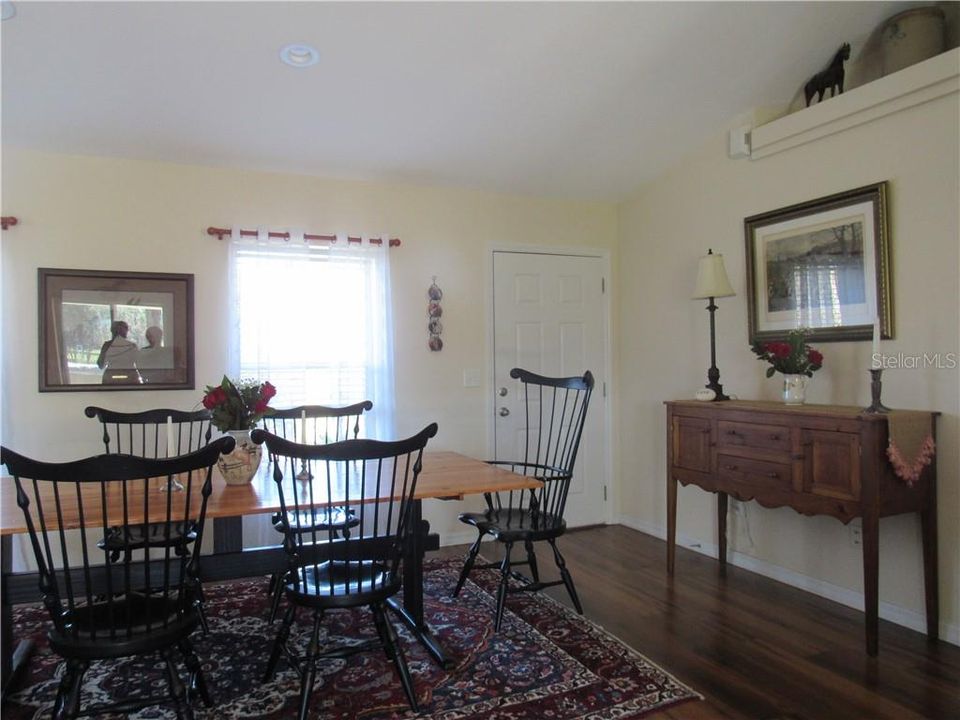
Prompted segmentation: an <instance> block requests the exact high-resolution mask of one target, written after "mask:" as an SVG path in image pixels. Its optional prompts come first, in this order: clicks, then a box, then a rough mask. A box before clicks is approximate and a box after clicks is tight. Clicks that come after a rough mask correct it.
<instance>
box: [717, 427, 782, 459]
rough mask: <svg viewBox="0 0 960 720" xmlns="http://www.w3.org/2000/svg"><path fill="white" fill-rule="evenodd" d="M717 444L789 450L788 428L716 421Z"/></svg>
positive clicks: (721, 445)
mask: <svg viewBox="0 0 960 720" xmlns="http://www.w3.org/2000/svg"><path fill="white" fill-rule="evenodd" d="M717 444H718V445H719V446H720V447H724V446H728V447H729V446H733V447H749V448H760V449H762V450H774V451H777V450H779V451H782V452H784V453H788V452H790V428H788V427H786V426H785V425H760V424H758V423H746V422H733V421H730V420H720V421H719V422H717Z"/></svg>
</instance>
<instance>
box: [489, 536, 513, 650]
mask: <svg viewBox="0 0 960 720" xmlns="http://www.w3.org/2000/svg"><path fill="white" fill-rule="evenodd" d="M512 549H513V543H512V542H508V543H504V548H503V562H502V563H500V587H498V588H497V614H496V617H494V620H493V631H494V632H500V623H501V622H502V621H503V606H504V604H505V603H506V601H507V581H508V580H509V579H510V551H511V550H512Z"/></svg>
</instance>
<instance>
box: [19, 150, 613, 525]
mask: <svg viewBox="0 0 960 720" xmlns="http://www.w3.org/2000/svg"><path fill="white" fill-rule="evenodd" d="M3 209H4V213H5V214H15V215H16V216H17V217H19V218H20V221H21V224H20V225H18V226H17V227H16V228H15V229H14V230H8V231H6V232H4V233H3V240H2V242H3V251H2V252H3V257H2V270H3V291H2V292H3V295H2V318H3V333H2V347H3V356H2V362H3V364H2V373H3V383H2V384H3V387H4V393H3V396H2V398H3V408H2V428H3V443H4V444H5V445H9V446H10V447H12V448H15V449H17V450H19V451H21V452H24V453H26V454H28V455H31V454H33V455H37V456H40V457H43V458H47V459H55V458H60V459H68V458H72V457H78V456H80V455H84V454H92V453H94V452H97V451H98V449H99V448H98V446H97V432H96V430H95V428H93V427H92V425H91V422H92V421H90V420H88V419H87V418H85V417H84V416H83V408H84V407H85V406H86V405H88V404H99V405H106V406H108V407H113V408H116V409H121V410H132V409H142V408H145V407H148V406H154V407H155V406H158V405H163V406H170V407H181V408H191V407H193V406H194V405H196V404H197V402H198V401H199V399H200V395H201V392H200V391H199V390H195V391H165V392H161V391H156V392H149V393H147V392H111V393H106V392H82V393H59V392H58V393H39V392H37V279H36V278H37V268H38V267H58V268H94V269H103V270H150V271H158V272H190V273H194V274H195V275H196V346H197V354H196V374H197V384H198V387H202V386H203V385H204V384H207V383H210V382H215V381H217V380H218V379H219V377H220V376H221V374H222V372H223V369H224V367H225V364H226V348H227V326H226V311H225V305H226V298H227V284H226V275H225V265H226V253H227V247H226V243H225V242H218V241H217V240H216V239H215V238H212V237H209V236H207V235H206V232H205V230H206V228H207V227H208V226H210V225H223V226H229V225H231V224H237V225H240V226H242V227H251V228H256V227H258V226H266V227H271V228H285V227H298V226H299V227H300V228H303V229H305V230H307V231H308V232H323V233H326V232H350V233H363V234H380V233H382V232H388V233H390V234H391V235H394V236H396V237H399V238H401V239H402V242H403V245H402V247H400V248H399V249H397V250H396V251H395V252H393V253H392V255H391V263H392V283H393V296H394V322H395V342H396V378H397V403H396V405H397V408H398V417H397V430H398V432H399V433H401V434H406V433H412V432H414V431H415V430H419V429H420V428H421V427H423V426H424V425H426V424H427V423H429V422H432V421H437V422H438V423H439V425H440V432H439V434H438V436H437V437H436V438H435V440H433V441H431V446H432V447H434V448H437V449H452V450H458V451H461V452H464V453H467V454H469V455H473V456H476V457H485V456H486V455H487V450H488V447H487V430H488V419H487V418H488V415H487V407H486V394H485V391H484V388H483V387H480V388H464V387H463V370H464V369H468V368H470V369H477V370H479V371H480V372H481V377H482V378H486V377H487V366H488V362H487V360H488V347H487V316H486V311H485V308H484V301H485V298H486V292H485V282H486V280H487V277H488V276H487V275H486V271H485V268H486V263H487V262H488V257H489V247H490V245H491V244H494V243H496V244H517V245H554V246H559V245H576V246H580V247H583V246H590V247H596V248H598V249H602V250H608V251H611V252H612V253H614V254H615V245H616V240H617V236H616V210H615V207H614V206H613V205H609V204H607V205H605V204H599V203H578V202H564V201H549V200H536V199H529V198H522V197H512V196H504V195H495V194H489V193H481V192H473V191H468V190H444V189H429V188H419V187H407V186H387V185H377V184H369V183H359V182H344V181H330V180H322V179H317V178H310V177H301V176H291V175H276V174H267V173H256V172H243V171H237V170H229V169H213V168H204V167H192V166H183V165H173V164H164V163H157V162H141V161H131V160H119V159H109V158H88V157H67V156H61V155H53V154H43V153H37V152H32V151H22V150H18V151H10V150H6V151H5V152H4V155H3ZM432 275H436V276H437V282H438V284H439V285H440V287H441V288H442V289H443V291H444V298H443V311H444V315H443V325H444V332H443V341H444V349H443V351H442V352H440V353H431V352H429V350H428V349H427V345H426V342H427V333H426V303H427V300H426V290H427V287H428V286H429V285H430V281H431V276H432ZM276 290H277V291H279V292H282V290H283V289H282V288H276ZM307 331H308V330H307ZM459 509H460V504H458V503H442V502H439V501H432V502H430V503H428V507H426V508H425V513H426V515H427V517H428V519H429V520H430V521H431V523H432V524H433V526H434V527H435V528H436V529H438V530H440V531H441V533H443V534H445V535H446V536H447V537H448V538H450V537H455V536H453V535H451V532H461V528H462V527H464V526H462V524H460V523H458V522H457V521H456V514H457V511H458V510H459Z"/></svg>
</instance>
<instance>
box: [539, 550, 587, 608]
mask: <svg viewBox="0 0 960 720" xmlns="http://www.w3.org/2000/svg"><path fill="white" fill-rule="evenodd" d="M547 542H549V543H550V547H552V548H553V559H554V560H556V562H557V567H558V568H560V577H561V579H563V584H564V586H566V588H567V592H568V593H569V594H570V599H571V600H572V601H573V606H574V607H575V608H576V609H577V613H579V614H580V615H583V606H582V605H581V604H580V598H579V597H577V590H576V588H574V587H573V576H572V575H570V571H569V570H567V563H566V561H565V560H564V559H563V555H561V554H560V548H558V547H557V541H556V538H553V539H551V540H548V541H547Z"/></svg>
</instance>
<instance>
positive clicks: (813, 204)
mask: <svg viewBox="0 0 960 720" xmlns="http://www.w3.org/2000/svg"><path fill="white" fill-rule="evenodd" d="M886 213H887V183H886V182H881V183H875V184H873V185H867V186H865V187H861V188H857V189H855V190H848V191H847V192H842V193H837V194H835V195H829V196H827V197H822V198H817V199H816V200H810V201H808V202H804V203H799V204H797V205H791V206H790V207H785V208H780V209H779V210H772V211H770V212H765V213H762V214H760V215H754V216H752V217H748V218H746V219H745V220H744V230H745V234H746V242H747V253H746V257H747V307H748V313H749V316H748V324H749V328H750V342H751V343H755V342H757V341H767V340H774V339H782V338H784V337H785V336H786V335H787V333H788V332H789V331H790V330H794V329H796V328H800V327H804V328H808V329H809V330H810V334H809V338H810V339H811V340H815V341H819V342H828V341H831V340H869V339H871V338H872V337H873V325H874V320H875V318H879V321H880V332H881V336H882V337H883V338H891V337H893V305H892V290H891V287H890V277H891V273H890V247H889V244H890V239H889V232H888V230H887V219H886Z"/></svg>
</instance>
